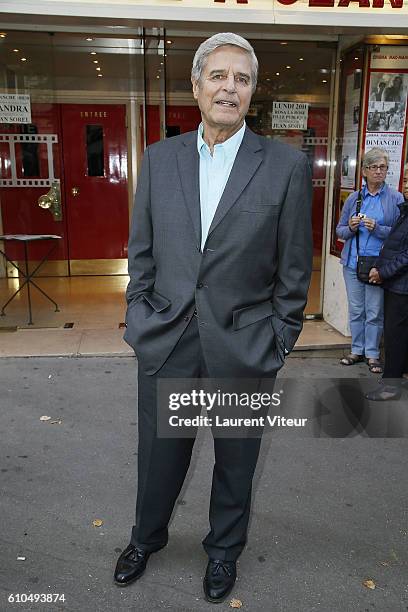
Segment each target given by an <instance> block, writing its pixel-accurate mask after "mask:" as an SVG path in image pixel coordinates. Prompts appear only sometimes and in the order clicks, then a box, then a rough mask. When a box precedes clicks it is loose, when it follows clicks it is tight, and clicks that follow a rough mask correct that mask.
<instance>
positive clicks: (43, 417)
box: [40, 416, 51, 421]
mask: <svg viewBox="0 0 408 612" xmlns="http://www.w3.org/2000/svg"><path fill="white" fill-rule="evenodd" d="M40 421H51V417H49V416H42V417H40Z"/></svg>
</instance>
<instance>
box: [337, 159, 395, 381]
mask: <svg viewBox="0 0 408 612" xmlns="http://www.w3.org/2000/svg"><path fill="white" fill-rule="evenodd" d="M388 162H389V156H388V153H387V151H385V150H384V149H380V148H379V147H374V148H373V149H370V150H369V151H367V153H366V154H365V155H364V157H363V162H362V172H363V177H364V179H365V182H364V184H363V186H362V188H361V190H360V191H355V192H354V193H351V194H350V195H349V197H348V198H347V200H346V201H345V203H344V207H343V210H342V213H341V217H340V221H339V223H338V225H337V228H336V233H337V236H338V237H339V238H341V239H342V240H344V241H345V243H344V247H343V250H342V252H341V259H340V263H341V264H342V266H343V276H344V281H345V284H346V291H347V299H348V310H349V323H350V330H351V352H350V354H349V355H347V357H343V359H341V361H340V363H341V364H342V365H345V366H349V365H354V364H355V363H359V362H360V361H364V359H366V360H367V363H368V367H369V369H370V372H373V373H374V374H381V373H382V365H381V362H380V348H379V347H380V340H381V336H382V333H383V326H384V292H383V289H382V288H381V287H379V286H376V285H375V284H374V285H373V284H367V283H363V282H361V281H360V280H359V279H358V278H357V255H360V256H361V255H362V256H365V255H368V256H377V255H379V253H380V250H381V247H382V245H383V242H384V240H385V239H386V238H387V236H388V234H389V233H390V231H391V227H392V225H393V224H394V222H395V221H396V220H397V218H398V216H399V209H398V204H400V203H401V202H403V201H404V198H403V196H402V194H401V193H399V192H398V191H396V190H395V189H393V188H392V187H390V186H389V185H387V183H386V182H385V178H386V176H387V171H388ZM359 202H361V203H360V205H359ZM357 235H358V240H357ZM357 242H358V253H357Z"/></svg>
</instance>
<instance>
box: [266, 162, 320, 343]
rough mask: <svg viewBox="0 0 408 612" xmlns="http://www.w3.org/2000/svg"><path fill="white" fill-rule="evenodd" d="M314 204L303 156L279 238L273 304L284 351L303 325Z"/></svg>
mask: <svg viewBox="0 0 408 612" xmlns="http://www.w3.org/2000/svg"><path fill="white" fill-rule="evenodd" d="M311 205H312V179H311V173H310V168H309V163H308V161H307V158H306V156H304V155H302V157H301V158H300V159H299V160H298V161H297V163H296V164H295V166H294V168H293V171H292V174H291V177H290V180H289V185H288V189H287V192H286V197H285V201H284V203H283V205H282V210H281V213H280V218H279V227H278V237H277V242H278V269H277V278H276V282H275V287H274V292H273V299H272V303H273V307H274V311H275V318H276V317H277V318H278V319H280V321H281V322H282V324H281V329H282V334H283V340H284V348H285V353H288V352H290V351H291V350H292V348H293V346H294V344H295V342H296V340H297V338H298V336H299V334H300V331H301V329H302V325H303V310H304V307H305V305H306V300H307V292H308V289H309V283H310V277H311V273H312V259H313V236H312V213H311ZM277 323H278V324H279V321H278V322H277Z"/></svg>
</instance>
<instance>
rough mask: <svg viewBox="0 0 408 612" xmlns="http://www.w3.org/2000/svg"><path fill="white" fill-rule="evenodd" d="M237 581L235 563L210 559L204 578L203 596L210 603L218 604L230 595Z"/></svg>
mask: <svg viewBox="0 0 408 612" xmlns="http://www.w3.org/2000/svg"><path fill="white" fill-rule="evenodd" d="M236 579H237V565H236V563H235V561H221V560H219V559H210V560H209V561H208V565H207V571H206V572H205V576H204V583H203V586H204V595H205V598H206V600H207V601H210V602H211V603H220V602H221V601H224V599H225V598H226V597H227V596H228V595H229V594H230V593H231V591H232V587H233V586H234V584H235V580H236Z"/></svg>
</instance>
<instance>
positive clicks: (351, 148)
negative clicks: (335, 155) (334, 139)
mask: <svg viewBox="0 0 408 612" xmlns="http://www.w3.org/2000/svg"><path fill="white" fill-rule="evenodd" d="M357 136H358V135H357V133H356V134H355V135H354V138H350V139H346V140H345V141H344V142H343V146H342V150H341V187H343V188H345V189H354V186H355V181H356V169H357V159H356V158H357V145H358V141H357Z"/></svg>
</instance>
